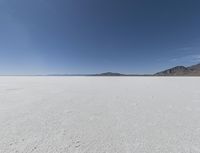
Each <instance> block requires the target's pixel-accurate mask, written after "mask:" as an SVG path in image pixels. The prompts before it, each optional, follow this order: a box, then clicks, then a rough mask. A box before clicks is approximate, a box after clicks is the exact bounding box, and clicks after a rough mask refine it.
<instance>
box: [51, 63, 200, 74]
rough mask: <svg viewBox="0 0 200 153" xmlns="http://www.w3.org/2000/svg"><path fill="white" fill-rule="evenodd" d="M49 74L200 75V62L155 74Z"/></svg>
mask: <svg viewBox="0 0 200 153" xmlns="http://www.w3.org/2000/svg"><path fill="white" fill-rule="evenodd" d="M48 76H200V63H199V64H196V65H192V66H189V67H185V66H176V67H173V68H170V69H167V70H164V71H161V72H158V73H155V74H122V73H114V72H105V73H100V74H51V75H48Z"/></svg>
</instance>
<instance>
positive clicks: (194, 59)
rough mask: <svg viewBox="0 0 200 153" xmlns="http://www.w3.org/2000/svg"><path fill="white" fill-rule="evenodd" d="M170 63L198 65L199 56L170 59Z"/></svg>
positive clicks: (199, 61)
mask: <svg viewBox="0 0 200 153" xmlns="http://www.w3.org/2000/svg"><path fill="white" fill-rule="evenodd" d="M170 62H171V63H176V64H193V63H200V54H195V55H187V56H182V57H176V58H173V59H170Z"/></svg>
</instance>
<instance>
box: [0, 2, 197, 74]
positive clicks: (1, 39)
mask: <svg viewBox="0 0 200 153" xmlns="http://www.w3.org/2000/svg"><path fill="white" fill-rule="evenodd" d="M199 62H200V1H199V0H0V74H52V73H100V72H106V71H113V72H121V73H154V72H157V71H159V70H162V69H165V68H168V67H171V66H175V65H186V66H187V65H190V64H195V63H199Z"/></svg>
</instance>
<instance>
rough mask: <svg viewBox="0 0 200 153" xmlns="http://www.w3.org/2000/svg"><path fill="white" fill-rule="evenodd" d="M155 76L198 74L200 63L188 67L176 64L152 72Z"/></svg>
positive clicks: (199, 74)
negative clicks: (154, 72)
mask: <svg viewBox="0 0 200 153" xmlns="http://www.w3.org/2000/svg"><path fill="white" fill-rule="evenodd" d="M154 75H155V76H200V64H196V65H192V66H189V67H185V66H176V67H173V68H170V69H167V70H164V71H161V72H158V73H156V74H154Z"/></svg>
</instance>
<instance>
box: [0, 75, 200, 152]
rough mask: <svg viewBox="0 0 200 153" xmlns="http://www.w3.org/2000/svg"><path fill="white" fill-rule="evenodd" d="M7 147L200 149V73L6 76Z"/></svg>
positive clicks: (2, 112)
mask: <svg viewBox="0 0 200 153" xmlns="http://www.w3.org/2000/svg"><path fill="white" fill-rule="evenodd" d="M0 153H200V78H198V77H20V76H18V77H14V76H10V77H0Z"/></svg>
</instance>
